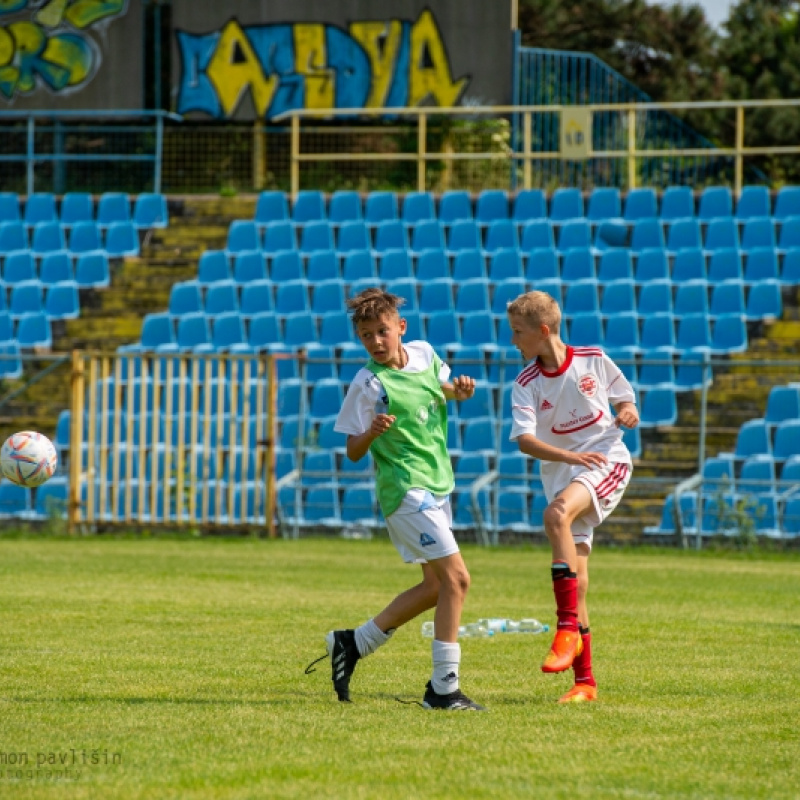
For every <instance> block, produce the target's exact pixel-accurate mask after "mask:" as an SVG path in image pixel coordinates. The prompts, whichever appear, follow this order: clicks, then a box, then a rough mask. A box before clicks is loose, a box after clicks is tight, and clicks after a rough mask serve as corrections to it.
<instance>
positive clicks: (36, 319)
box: [17, 311, 53, 350]
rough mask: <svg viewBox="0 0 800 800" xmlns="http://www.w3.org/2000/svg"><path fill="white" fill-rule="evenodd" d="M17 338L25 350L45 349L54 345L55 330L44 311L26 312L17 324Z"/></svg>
mask: <svg viewBox="0 0 800 800" xmlns="http://www.w3.org/2000/svg"><path fill="white" fill-rule="evenodd" d="M17 340H18V341H19V346H20V348H22V349H24V350H31V349H39V348H41V349H45V350H49V349H50V348H51V347H52V346H53V331H52V329H51V327H50V320H49V319H48V318H47V314H45V313H44V312H43V311H41V312H38V313H33V314H25V315H24V316H22V317H20V319H19V322H18V324H17Z"/></svg>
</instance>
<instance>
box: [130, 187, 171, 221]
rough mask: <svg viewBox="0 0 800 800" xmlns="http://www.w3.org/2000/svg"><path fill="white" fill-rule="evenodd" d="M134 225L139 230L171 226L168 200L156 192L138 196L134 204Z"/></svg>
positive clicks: (143, 193)
mask: <svg viewBox="0 0 800 800" xmlns="http://www.w3.org/2000/svg"><path fill="white" fill-rule="evenodd" d="M133 224H134V226H135V227H136V228H137V229H139V230H142V229H149V228H166V227H167V225H169V211H168V210H167V198H166V197H164V195H163V194H161V193H156V192H142V193H141V194H140V195H138V196H137V198H136V200H135V201H134V204H133Z"/></svg>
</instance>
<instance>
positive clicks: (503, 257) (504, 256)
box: [489, 247, 525, 283]
mask: <svg viewBox="0 0 800 800" xmlns="http://www.w3.org/2000/svg"><path fill="white" fill-rule="evenodd" d="M524 276H525V269H524V267H523V264H522V256H521V255H520V251H519V248H516V247H508V248H503V249H502V250H496V251H494V253H493V254H492V256H491V257H490V260H489V280H490V281H491V282H493V283H499V282H501V281H506V280H514V279H519V280H521V279H522V278H523V277H524Z"/></svg>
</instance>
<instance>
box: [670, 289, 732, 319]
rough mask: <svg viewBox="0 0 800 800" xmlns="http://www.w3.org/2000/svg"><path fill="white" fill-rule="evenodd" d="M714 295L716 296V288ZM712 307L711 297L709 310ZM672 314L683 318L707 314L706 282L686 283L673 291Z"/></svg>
mask: <svg viewBox="0 0 800 800" xmlns="http://www.w3.org/2000/svg"><path fill="white" fill-rule="evenodd" d="M720 285H722V284H720ZM714 293H715V294H716V288H715V291H714ZM713 307H714V300H713V295H712V301H711V308H713ZM664 310H666V309H664ZM672 312H673V314H675V316H676V317H685V316H686V315H687V314H708V313H709V305H708V288H707V284H706V282H705V281H686V283H682V284H680V285H679V286H678V287H677V289H676V291H675V304H674V306H673V309H672Z"/></svg>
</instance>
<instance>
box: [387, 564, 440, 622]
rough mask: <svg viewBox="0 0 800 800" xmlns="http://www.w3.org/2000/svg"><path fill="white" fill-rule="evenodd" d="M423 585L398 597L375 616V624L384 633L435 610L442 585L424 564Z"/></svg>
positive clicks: (420, 584)
mask: <svg viewBox="0 0 800 800" xmlns="http://www.w3.org/2000/svg"><path fill="white" fill-rule="evenodd" d="M421 566H422V583H418V584H417V585H416V586H412V587H411V588H410V589H407V590H406V591H405V592H402V593H401V594H399V595H397V597H395V599H394V600H392V602H391V603H389V605H388V606H386V608H384V609H383V611H381V612H380V614H377V615H376V616H375V624H376V625H377V626H378V627H379V628H380V629H381V630H382V631H383V632H384V633H386V632H387V631H390V630H392V629H393V628H399V627H400V626H401V625H405V624H406V622H409V621H410V620H412V619H414V617H418V616H419V615H420V614H422V612H423V611H427V610H428V609H429V608H433V607H434V606H435V605H436V603H437V601H438V599H439V591H440V584H439V579H438V578H437V577H436V573H435V572H434V571H433V569H431V566H430V564H422V565H421Z"/></svg>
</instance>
